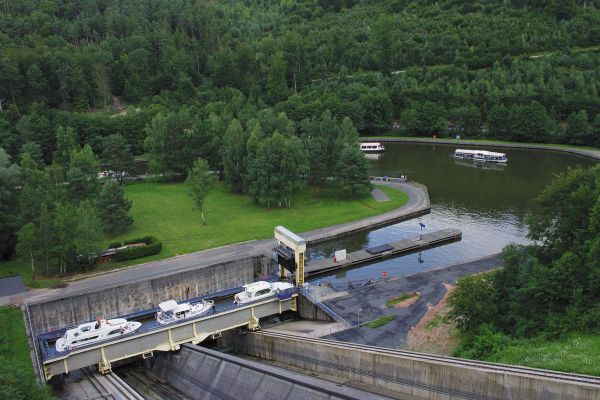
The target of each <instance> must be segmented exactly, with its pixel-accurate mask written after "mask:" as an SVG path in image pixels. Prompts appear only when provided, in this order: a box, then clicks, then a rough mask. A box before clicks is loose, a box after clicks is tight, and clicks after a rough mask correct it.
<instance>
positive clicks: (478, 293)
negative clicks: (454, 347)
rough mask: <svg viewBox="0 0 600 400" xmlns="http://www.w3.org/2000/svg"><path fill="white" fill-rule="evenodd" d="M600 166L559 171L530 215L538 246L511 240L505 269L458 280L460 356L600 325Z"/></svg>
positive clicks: (454, 309) (489, 355)
mask: <svg viewBox="0 0 600 400" xmlns="http://www.w3.org/2000/svg"><path fill="white" fill-rule="evenodd" d="M598 198H600V167H598V166H596V167H592V168H589V169H586V170H583V169H574V170H571V171H569V172H567V173H565V174H562V175H560V176H558V177H557V178H556V179H555V180H554V181H553V182H552V183H551V184H550V185H549V186H548V187H547V188H546V189H545V190H544V191H543V192H542V193H541V194H540V196H539V197H538V198H537V200H536V202H535V203H536V208H535V210H534V211H533V212H532V214H531V215H530V216H529V217H528V221H527V222H528V224H529V226H530V233H529V236H530V238H531V239H533V240H535V241H536V242H537V243H539V244H537V245H532V246H525V247H524V246H516V245H510V246H508V247H506V248H505V249H504V250H503V252H502V258H503V260H504V268H502V269H499V270H497V271H494V272H491V273H487V274H479V275H472V276H469V277H466V278H463V279H461V280H459V281H458V287H457V289H456V290H455V292H454V293H452V295H451V297H450V300H449V305H450V307H451V312H450V316H451V318H452V319H453V320H454V321H455V322H456V323H457V326H458V328H459V330H460V332H461V333H462V335H463V341H462V345H461V347H460V348H459V350H458V355H460V356H466V357H475V358H481V359H489V360H494V357H495V356H496V355H497V354H498V353H499V352H500V351H501V349H502V348H503V347H504V346H506V345H507V344H509V343H510V341H511V340H512V338H531V337H540V336H541V337H545V338H554V337H560V336H562V335H565V334H567V333H569V332H573V331H575V332H589V333H592V334H597V333H598V332H599V331H600V206H599V203H598Z"/></svg>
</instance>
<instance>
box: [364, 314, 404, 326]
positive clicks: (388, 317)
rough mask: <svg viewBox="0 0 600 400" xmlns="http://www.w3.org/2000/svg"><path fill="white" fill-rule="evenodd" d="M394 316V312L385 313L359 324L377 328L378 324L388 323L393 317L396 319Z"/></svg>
mask: <svg viewBox="0 0 600 400" xmlns="http://www.w3.org/2000/svg"><path fill="white" fill-rule="evenodd" d="M396 317H397V315H396V314H390V315H386V316H384V317H380V318H377V319H374V320H373V321H370V322H367V323H364V324H361V326H368V327H369V328H372V329H375V328H379V327H380V326H384V325H387V324H389V323H390V322H392V321H393V320H394V319H396Z"/></svg>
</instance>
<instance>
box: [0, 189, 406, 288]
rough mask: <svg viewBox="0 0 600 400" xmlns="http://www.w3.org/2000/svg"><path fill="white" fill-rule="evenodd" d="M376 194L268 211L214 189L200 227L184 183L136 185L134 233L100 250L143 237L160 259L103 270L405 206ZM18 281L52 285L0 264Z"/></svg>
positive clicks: (321, 193) (329, 195) (400, 197)
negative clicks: (158, 246)
mask: <svg viewBox="0 0 600 400" xmlns="http://www.w3.org/2000/svg"><path fill="white" fill-rule="evenodd" d="M380 187H381V189H382V190H383V191H384V192H386V193H387V194H388V196H389V197H390V199H391V201H387V202H376V201H375V200H374V199H373V198H372V197H371V196H369V197H367V198H365V199H361V200H344V199H340V197H339V196H338V193H337V191H336V190H335V189H320V190H318V189H315V188H308V189H306V190H305V191H304V192H302V193H299V194H298V196H297V197H296V198H295V200H294V202H293V204H292V208H290V209H287V208H283V209H267V208H264V207H259V206H257V205H255V204H254V203H253V201H252V199H251V198H250V197H249V196H247V195H236V194H232V193H231V192H229V191H228V190H227V189H226V188H225V187H224V186H223V185H221V184H218V185H216V186H215V188H214V189H213V190H212V191H211V193H210V194H209V196H208V197H207V198H206V205H205V210H204V215H205V217H206V221H207V225H202V223H201V219H200V213H199V212H198V211H197V210H195V209H194V204H193V202H192V200H191V198H190V197H189V196H188V194H187V190H186V186H185V185H184V184H183V183H149V182H144V183H135V184H131V185H128V186H127V187H126V188H125V191H126V196H127V197H128V198H129V199H131V200H132V201H133V207H132V209H131V213H132V215H133V218H134V221H135V222H134V225H133V227H132V228H131V229H130V230H129V232H127V233H126V234H123V235H120V236H117V237H110V238H106V240H105V242H104V245H108V243H109V242H111V241H113V240H117V239H118V240H123V239H128V238H135V237H140V236H145V235H152V236H156V237H157V238H158V239H160V240H161V241H162V243H163V249H162V251H161V253H160V254H157V255H155V256H150V257H146V258H141V259H136V260H130V261H128V262H127V263H121V264H115V263H108V264H104V265H102V266H101V267H100V269H102V270H106V269H113V268H116V267H120V266H123V265H134V264H139V263H142V262H147V261H153V260H159V259H162V258H166V257H171V256H174V255H176V254H184V253H190V252H193V251H198V250H204V249H208V248H212V247H218V246H223V245H227V244H232V243H238V242H243V241H248V240H255V239H266V238H270V237H273V229H274V228H275V226H277V225H283V226H285V227H286V228H288V229H291V230H292V231H295V232H304V231H308V230H312V229H317V228H322V227H326V226H329V225H335V224H339V223H343V222H348V221H353V220H358V219H361V218H365V217H369V216H372V215H377V214H381V213H383V212H386V211H390V210H392V209H395V208H398V207H400V206H402V205H403V204H405V203H406V202H407V201H408V196H407V195H406V193H404V192H401V191H399V190H396V189H392V188H389V187H385V186H380ZM11 275H22V276H23V280H24V281H25V283H26V284H27V285H30V286H34V287H47V286H52V285H55V284H57V283H58V282H59V281H58V280H57V279H46V280H41V279H38V280H37V281H36V282H35V283H34V282H32V279H31V270H30V268H29V267H28V266H27V264H25V263H24V262H23V261H21V260H13V261H9V262H3V263H0V277H2V276H11Z"/></svg>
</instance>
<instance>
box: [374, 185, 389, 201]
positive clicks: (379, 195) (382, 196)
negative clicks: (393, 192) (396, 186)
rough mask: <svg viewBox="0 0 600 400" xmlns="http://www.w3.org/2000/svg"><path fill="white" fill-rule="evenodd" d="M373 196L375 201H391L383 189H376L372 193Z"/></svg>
mask: <svg viewBox="0 0 600 400" xmlns="http://www.w3.org/2000/svg"><path fill="white" fill-rule="evenodd" d="M371 196H373V198H374V199H375V201H380V202H381V201H390V197H389V196H388V195H387V194H386V193H385V192H384V191H383V190H381V189H379V188H375V189H373V191H372V192H371Z"/></svg>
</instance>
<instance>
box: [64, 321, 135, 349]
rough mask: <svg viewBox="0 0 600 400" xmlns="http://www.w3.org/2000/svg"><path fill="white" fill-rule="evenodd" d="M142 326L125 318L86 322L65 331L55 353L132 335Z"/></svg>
mask: <svg viewBox="0 0 600 400" xmlns="http://www.w3.org/2000/svg"><path fill="white" fill-rule="evenodd" d="M141 326H142V324H141V322H137V321H127V320H126V319H125V318H114V319H102V318H98V319H97V320H96V321H95V322H87V323H85V324H81V325H79V326H78V327H77V328H72V329H67V331H66V332H65V334H64V335H63V336H62V337H61V338H59V339H58V340H57V341H56V351H66V350H72V349H76V348H78V347H82V346H87V345H89V344H92V343H97V342H102V341H104V340H108V339H112V338H117V337H119V336H123V335H125V334H128V333H133V332H135V331H136V330H138V329H139V328H140V327H141Z"/></svg>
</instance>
